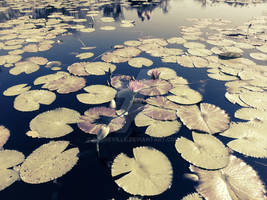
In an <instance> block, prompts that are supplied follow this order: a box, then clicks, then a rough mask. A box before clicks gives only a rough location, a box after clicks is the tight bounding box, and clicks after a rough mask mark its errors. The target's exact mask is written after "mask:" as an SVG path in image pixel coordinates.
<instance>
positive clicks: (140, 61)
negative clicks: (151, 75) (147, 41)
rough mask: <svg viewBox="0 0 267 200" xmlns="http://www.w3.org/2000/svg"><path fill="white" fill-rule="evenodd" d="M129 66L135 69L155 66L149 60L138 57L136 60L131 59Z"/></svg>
mask: <svg viewBox="0 0 267 200" xmlns="http://www.w3.org/2000/svg"><path fill="white" fill-rule="evenodd" d="M128 64H129V65H130V66H132V67H135V68H142V67H143V66H145V67H150V66H151V65H152V64H153V62H152V61H151V60H149V59H147V58H143V57H136V58H132V59H130V60H129V61H128Z"/></svg>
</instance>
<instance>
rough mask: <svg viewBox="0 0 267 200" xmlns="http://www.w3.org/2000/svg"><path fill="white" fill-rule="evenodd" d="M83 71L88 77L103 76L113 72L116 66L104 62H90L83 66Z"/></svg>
mask: <svg viewBox="0 0 267 200" xmlns="http://www.w3.org/2000/svg"><path fill="white" fill-rule="evenodd" d="M84 68H85V71H86V72H87V73H88V74H90V75H105V73H106V72H109V71H110V72H113V71H115V69H116V66H115V65H113V64H111V63H106V62H90V63H87V64H86V65H85V67H84Z"/></svg>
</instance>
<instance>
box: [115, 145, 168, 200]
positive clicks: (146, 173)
mask: <svg viewBox="0 0 267 200" xmlns="http://www.w3.org/2000/svg"><path fill="white" fill-rule="evenodd" d="M133 155H134V157H133V158H130V157H128V156H127V155H125V154H124V153H121V154H119V155H118V156H117V157H116V158H115V159H114V161H113V164H112V167H111V174H112V176H113V177H116V176H118V175H121V174H124V175H123V176H122V177H120V178H117V179H116V180H115V182H116V184H117V185H118V186H120V187H122V188H123V190H125V191H126V192H128V193H130V194H133V195H142V196H144V195H145V196H154V195H158V194H161V193H163V192H164V191H166V190H167V189H168V188H169V187H170V185H171V182H172V173H173V172H172V166H171V163H170V161H169V159H168V158H167V157H166V156H165V155H164V154H163V153H161V152H160V151H158V150H156V149H154V148H151V147H150V148H149V147H136V148H134V149H133ZM126 172H127V173H126Z"/></svg>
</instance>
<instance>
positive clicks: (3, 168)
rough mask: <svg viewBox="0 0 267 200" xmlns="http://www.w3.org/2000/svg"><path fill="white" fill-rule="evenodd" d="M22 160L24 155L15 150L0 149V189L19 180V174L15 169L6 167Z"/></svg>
mask: <svg viewBox="0 0 267 200" xmlns="http://www.w3.org/2000/svg"><path fill="white" fill-rule="evenodd" d="M23 161H24V155H23V154H22V153H21V152H18V151H15V150H1V151H0V177H1V179H0V191H1V190H4V189H5V188H7V187H8V186H10V185H12V184H13V183H14V182H15V181H17V180H19V174H18V172H16V171H15V170H12V169H8V168H10V167H15V166H16V165H18V164H20V163H22V162H23Z"/></svg>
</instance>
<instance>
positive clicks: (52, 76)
mask: <svg viewBox="0 0 267 200" xmlns="http://www.w3.org/2000/svg"><path fill="white" fill-rule="evenodd" d="M69 75H70V74H69V73H67V72H63V71H60V72H57V73H54V74H48V75H45V76H40V77H38V78H37V79H35V81H34V82H33V84H34V85H40V84H45V86H44V87H47V86H46V85H48V84H49V83H50V82H52V81H54V80H58V79H60V78H63V77H66V76H69Z"/></svg>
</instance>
